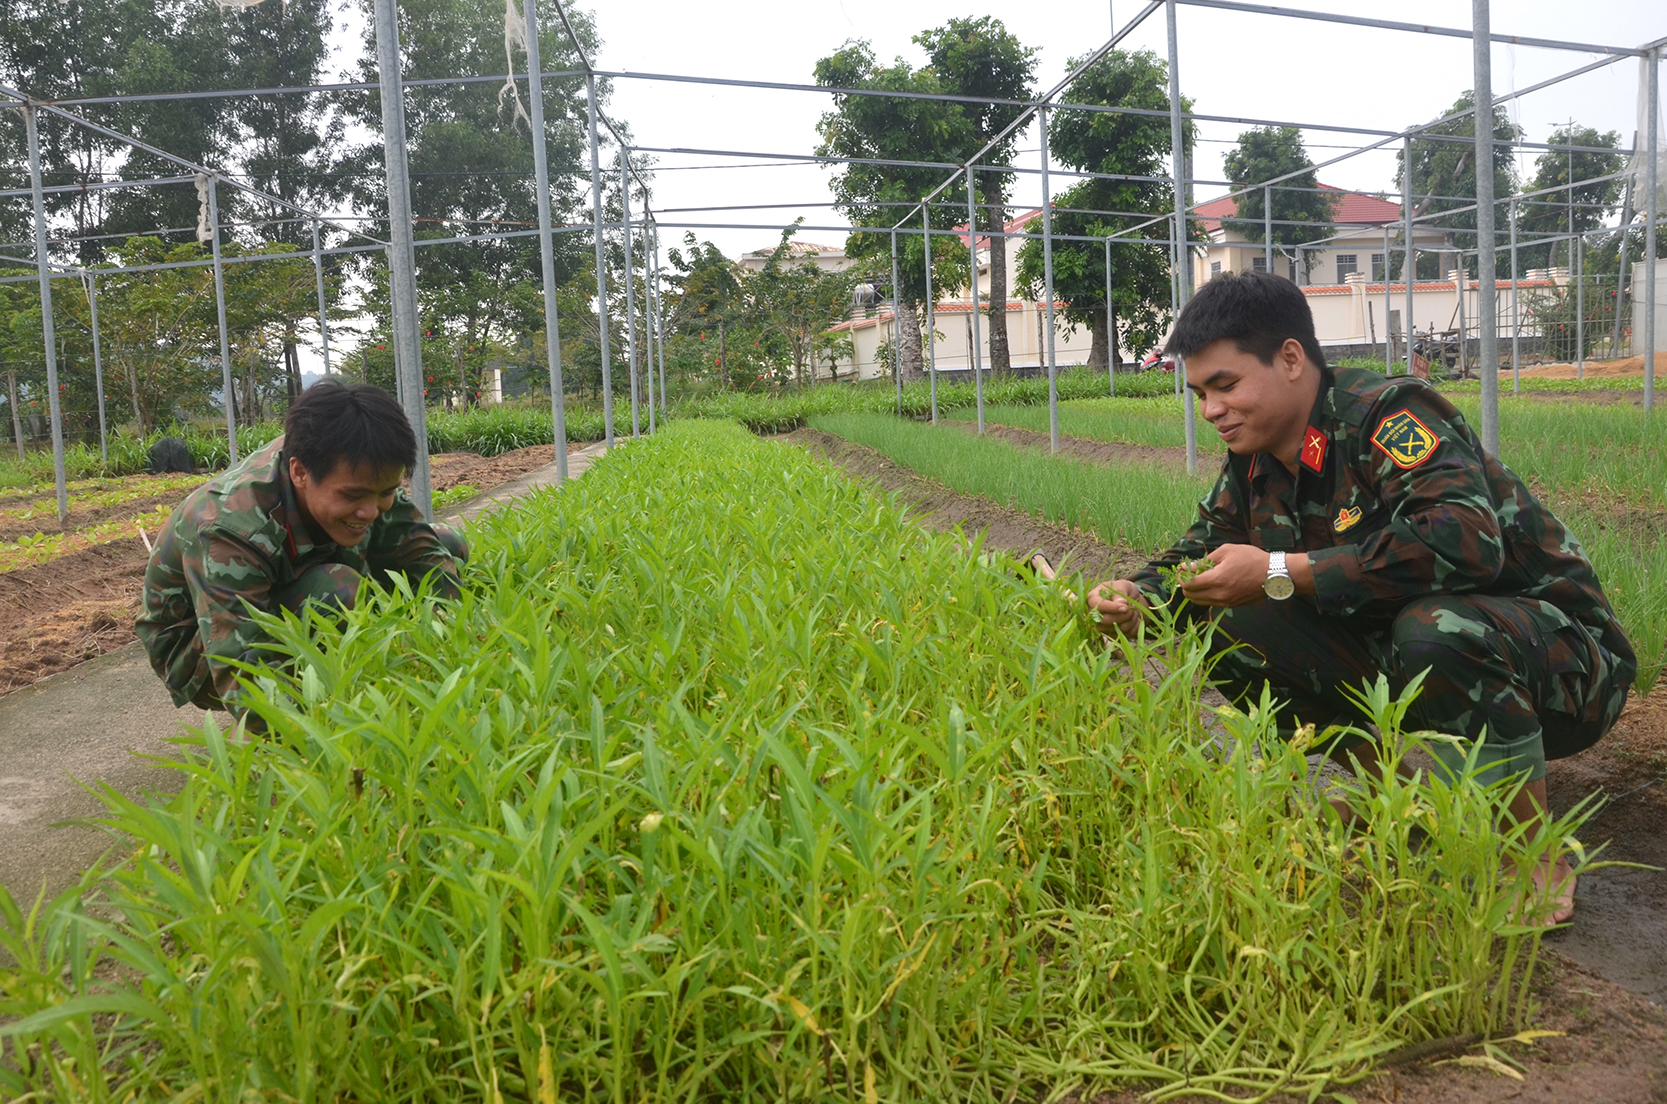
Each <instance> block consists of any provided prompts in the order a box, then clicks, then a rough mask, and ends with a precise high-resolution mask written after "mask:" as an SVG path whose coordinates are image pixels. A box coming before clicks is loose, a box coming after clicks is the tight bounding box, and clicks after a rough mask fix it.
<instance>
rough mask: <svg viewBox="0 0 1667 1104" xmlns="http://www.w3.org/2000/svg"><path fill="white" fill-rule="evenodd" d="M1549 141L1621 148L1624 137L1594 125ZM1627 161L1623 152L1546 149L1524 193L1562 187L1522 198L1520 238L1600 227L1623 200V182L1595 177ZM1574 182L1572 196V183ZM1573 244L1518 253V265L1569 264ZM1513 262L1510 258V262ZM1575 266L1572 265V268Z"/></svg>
mask: <svg viewBox="0 0 1667 1104" xmlns="http://www.w3.org/2000/svg"><path fill="white" fill-rule="evenodd" d="M1546 144H1547V145H1550V146H1552V147H1556V146H1586V147H1596V148H1602V149H1610V150H1614V149H1618V148H1619V146H1620V144H1621V136H1620V135H1619V134H1617V133H1616V132H1615V131H1613V130H1611V131H1608V132H1605V133H1599V132H1598V131H1597V130H1595V129H1593V128H1592V127H1587V126H1565V127H1559V128H1558V129H1557V130H1554V131H1552V132H1551V137H1550V138H1549V139H1548V140H1547V143H1546ZM1625 163H1626V159H1625V158H1624V157H1622V156H1621V155H1620V154H1619V153H1593V152H1590V151H1589V150H1577V149H1564V150H1559V149H1556V148H1552V149H1548V150H1546V151H1545V152H1544V153H1541V154H1540V156H1539V157H1538V158H1536V159H1535V161H1534V176H1533V179H1531V180H1530V181H1529V182H1528V184H1527V185H1526V186H1525V188H1524V191H1529V192H1537V191H1543V190H1544V189H1546V188H1560V189H1562V191H1559V192H1554V193H1552V194H1551V195H1543V196H1535V197H1534V198H1533V199H1530V200H1524V201H1522V202H1521V203H1520V204H1519V206H1518V210H1517V235H1518V236H1519V237H1536V238H1539V237H1550V236H1552V235H1556V234H1571V233H1573V234H1584V233H1587V232H1589V231H1591V230H1595V229H1597V228H1598V227H1599V226H1601V225H1602V224H1603V222H1604V220H1605V219H1607V218H1608V217H1609V215H1610V214H1611V213H1613V212H1614V210H1615V207H1616V206H1617V205H1618V204H1619V203H1620V199H1621V187H1622V182H1621V181H1620V180H1597V179H1595V178H1597V177H1602V176H1610V175H1612V174H1614V173H1618V172H1620V171H1621V169H1622V168H1623V167H1625ZM1571 183H1573V185H1574V187H1573V192H1572V195H1571V193H1570V190H1569V185H1570V184H1571ZM1570 256H1571V253H1570V248H1569V243H1568V242H1567V241H1566V240H1565V241H1561V242H1547V243H1545V244H1543V245H1532V246H1529V247H1527V248H1525V249H1519V250H1518V251H1517V258H1518V263H1519V264H1521V266H1522V267H1523V268H1524V269H1528V268H1550V267H1552V266H1554V265H1559V264H1561V265H1565V266H1568V265H1569V259H1570ZM1506 265H1507V266H1508V265H1509V262H1508V261H1507V262H1506ZM1570 267H1572V266H1570Z"/></svg>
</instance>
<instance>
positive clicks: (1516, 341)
mask: <svg viewBox="0 0 1667 1104" xmlns="http://www.w3.org/2000/svg"><path fill="white" fill-rule="evenodd" d="M1517 210H1518V208H1517V201H1516V200H1515V199H1514V198H1513V199H1512V200H1511V394H1513V395H1515V394H1519V393H1520V392H1521V391H1522V300H1521V298H1520V297H1519V296H1518V294H1517V278H1518V277H1517ZM1624 232H1625V231H1624V230H1623V233H1624Z"/></svg>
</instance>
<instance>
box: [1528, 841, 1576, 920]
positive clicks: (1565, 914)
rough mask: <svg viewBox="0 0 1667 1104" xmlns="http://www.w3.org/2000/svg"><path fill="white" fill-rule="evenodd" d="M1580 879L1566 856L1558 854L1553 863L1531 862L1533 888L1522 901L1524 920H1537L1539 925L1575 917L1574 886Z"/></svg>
mask: <svg viewBox="0 0 1667 1104" xmlns="http://www.w3.org/2000/svg"><path fill="white" fill-rule="evenodd" d="M1578 882H1579V879H1578V878H1576V877H1575V874H1574V868H1573V867H1571V866H1570V865H1569V861H1568V859H1566V858H1564V857H1562V856H1558V858H1557V861H1556V862H1555V863H1547V862H1544V861H1542V862H1538V863H1535V864H1534V892H1533V895H1532V896H1531V897H1530V898H1529V899H1528V900H1527V901H1526V902H1524V907H1523V912H1522V915H1520V916H1519V917H1517V919H1518V920H1520V921H1522V922H1524V923H1538V924H1540V925H1541V926H1542V927H1547V928H1549V927H1553V926H1555V925H1557V924H1566V923H1568V922H1569V921H1570V920H1573V919H1574V890H1575V885H1576V884H1577V883H1578Z"/></svg>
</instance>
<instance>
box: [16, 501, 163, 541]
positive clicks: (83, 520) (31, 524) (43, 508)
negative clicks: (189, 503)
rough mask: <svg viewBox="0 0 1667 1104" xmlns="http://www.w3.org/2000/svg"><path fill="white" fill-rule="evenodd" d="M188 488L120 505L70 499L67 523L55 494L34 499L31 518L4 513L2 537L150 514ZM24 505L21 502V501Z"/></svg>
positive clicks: (64, 530) (71, 529)
mask: <svg viewBox="0 0 1667 1104" xmlns="http://www.w3.org/2000/svg"><path fill="white" fill-rule="evenodd" d="M190 493H191V491H190V489H189V488H186V489H185V490H175V491H169V492H167V493H165V494H154V495H146V496H145V497H144V498H136V499H133V500H132V501H130V502H123V503H121V504H120V505H117V506H99V507H95V508H93V509H76V507H75V504H74V503H73V502H72V503H70V510H69V521H68V522H67V523H66V524H64V525H59V524H58V511H57V509H56V507H55V505H54V503H53V499H52V496H51V495H47V496H46V497H44V498H41V499H37V500H36V501H35V503H34V506H35V516H34V517H30V518H17V517H6V516H4V515H0V541H14V540H17V539H18V538H19V537H28V536H32V535H34V534H35V533H73V532H75V531H76V530H77V529H85V528H87V527H88V526H90V525H97V524H98V523H99V522H101V521H108V520H110V519H111V518H122V517H138V516H139V515H140V514H148V513H149V512H150V511H152V510H154V509H156V508H157V507H158V506H169V505H172V504H173V503H176V502H178V501H180V500H181V499H183V498H184V497H185V496H186V495H188V494H190ZM19 505H21V503H19Z"/></svg>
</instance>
